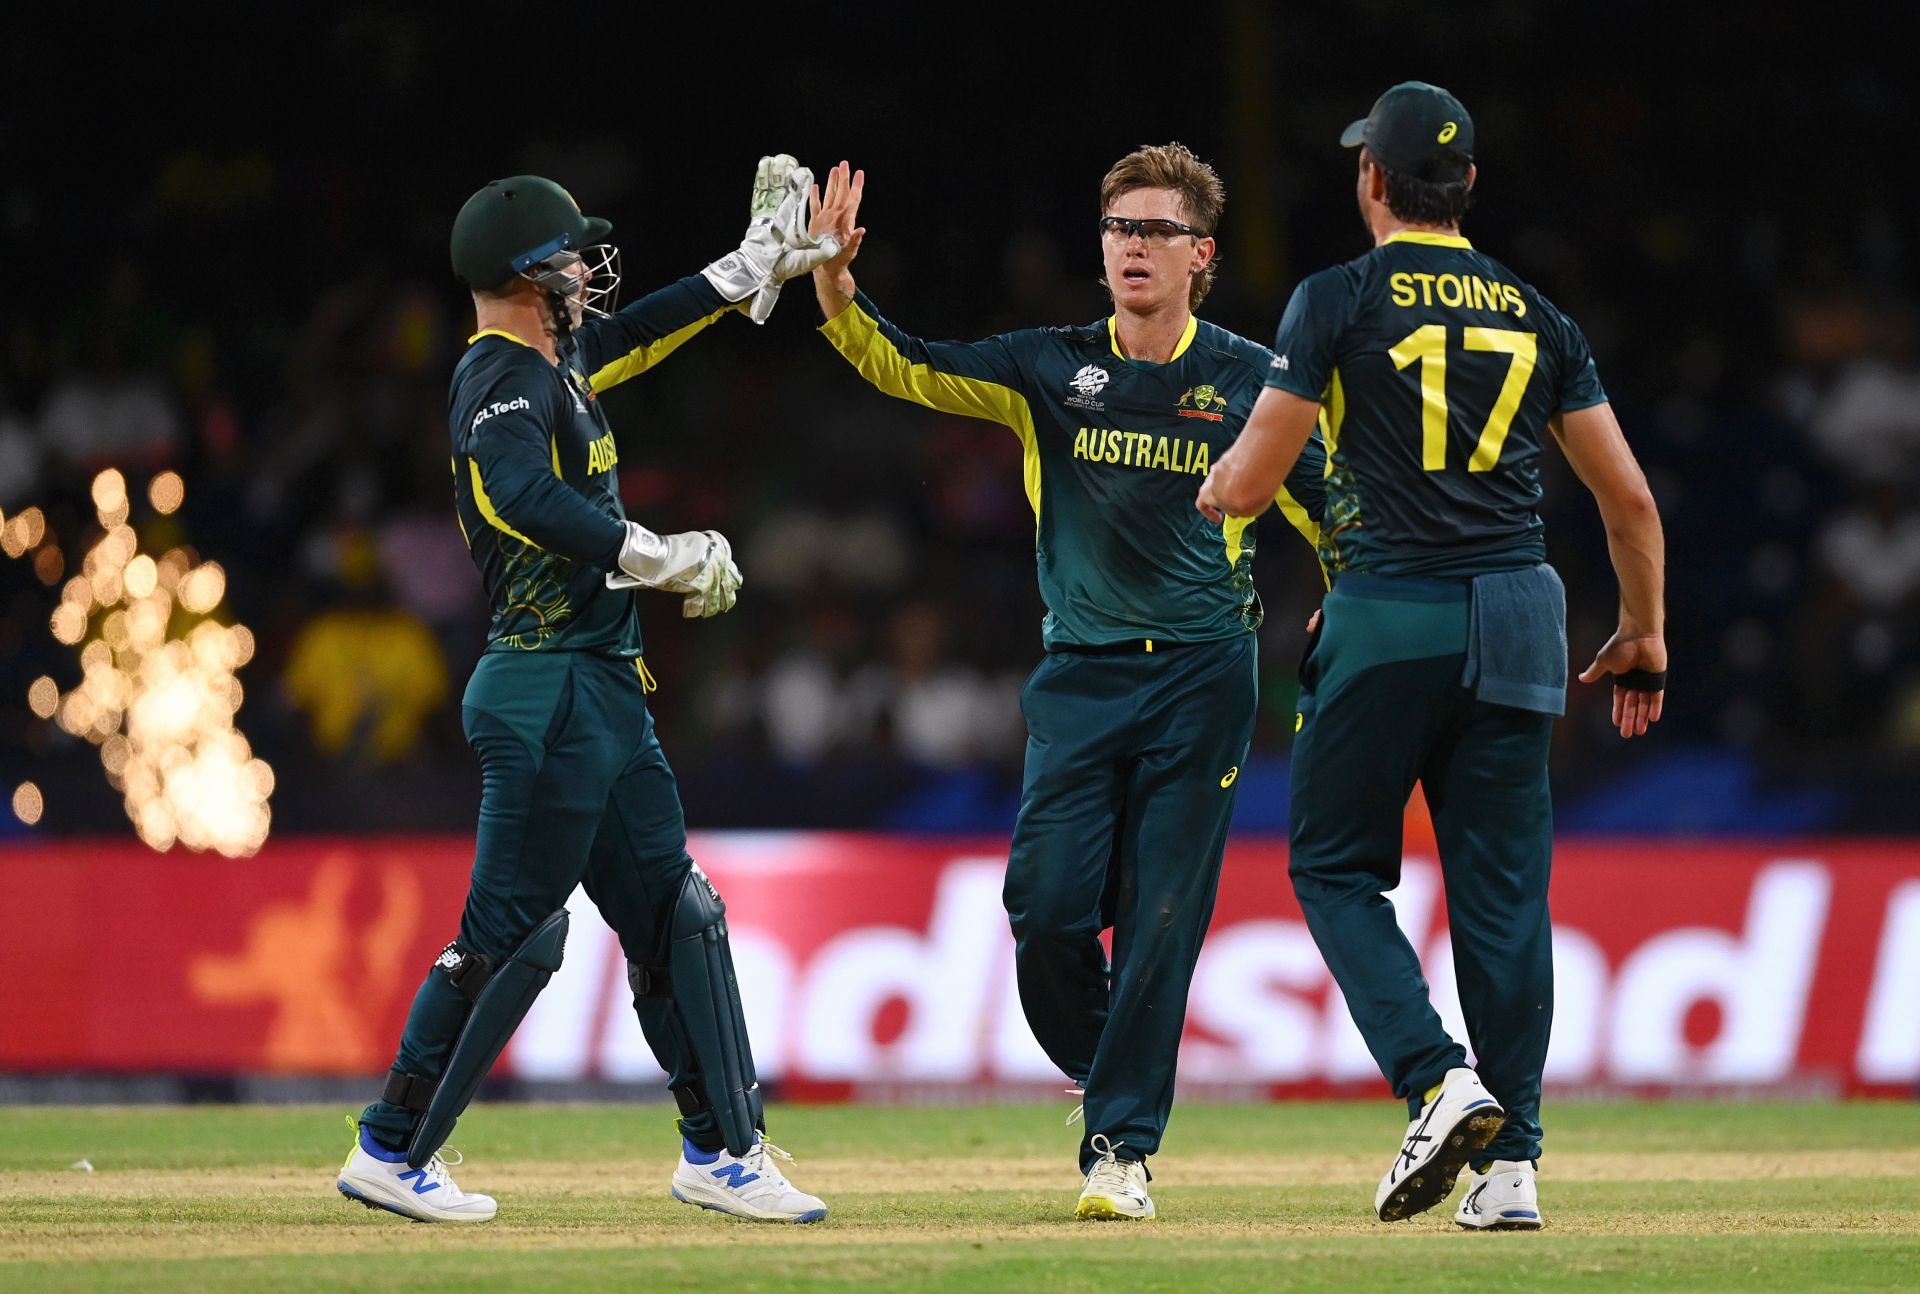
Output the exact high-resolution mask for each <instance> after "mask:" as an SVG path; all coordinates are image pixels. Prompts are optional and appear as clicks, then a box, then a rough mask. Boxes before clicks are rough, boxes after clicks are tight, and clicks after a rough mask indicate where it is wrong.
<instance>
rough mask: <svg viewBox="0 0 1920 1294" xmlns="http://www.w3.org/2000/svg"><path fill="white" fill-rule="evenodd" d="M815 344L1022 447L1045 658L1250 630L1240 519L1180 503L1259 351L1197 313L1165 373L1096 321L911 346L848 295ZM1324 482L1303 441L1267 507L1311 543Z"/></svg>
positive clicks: (1187, 499)
mask: <svg viewBox="0 0 1920 1294" xmlns="http://www.w3.org/2000/svg"><path fill="white" fill-rule="evenodd" d="M821 331H822V332H824V333H825V334H826V335H827V338H828V340H830V341H831V342H832V343H833V344H834V347H835V348H836V349H837V350H839V352H840V353H841V354H842V355H844V356H845V357H846V358H847V359H848V360H849V361H850V362H851V363H852V364H853V366H854V367H855V368H856V369H858V370H859V371H860V375H861V376H862V377H864V378H866V379H867V380H868V381H869V382H871V383H873V384H874V385H875V386H877V387H879V388H880V389H881V390H882V391H885V392H886V393H887V394H888V395H895V396H899V397H900V398H902V399H905V400H913V401H916V402H918V403H920V404H924V405H926V406H927V407H929V408H932V409H940V410H943V411H944V412H947V413H955V414H964V415H966V416H968V417H974V418H985V419H988V420H990V421H992V422H999V423H1004V424H1005V425H1006V426H1008V427H1011V428H1012V429H1013V431H1014V434H1016V435H1017V436H1019V437H1020V443H1021V446H1022V447H1023V448H1024V450H1025V475H1026V486H1027V501H1028V502H1029V503H1030V504H1032V505H1033V512H1034V517H1035V521H1036V524H1035V536H1036V539H1035V542H1036V546H1037V549H1038V558H1039V566H1040V595H1041V597H1042V598H1043V599H1045V601H1046V604H1047V618H1046V623H1045V625H1044V626H1043V629H1042V638H1043V640H1044V641H1045V643H1046V645H1047V646H1048V647H1049V648H1052V647H1055V646H1083V647H1094V646H1103V645H1107V644H1112V643H1119V642H1125V641H1128V640H1131V639H1141V638H1144V639H1148V640H1153V639H1158V640H1161V641H1167V642H1213V641H1216V640H1218V639H1222V638H1230V637H1232V636H1234V635H1235V634H1241V633H1245V632H1246V631H1247V630H1249V629H1252V628H1254V627H1256V626H1258V624H1259V611H1258V608H1257V605H1256V602H1255V598H1254V592H1253V549H1254V530H1253V519H1252V518H1248V517H1231V518H1228V520H1227V523H1226V525H1225V526H1220V525H1216V524H1214V523H1213V522H1210V521H1208V520H1207V519H1206V518H1205V517H1203V516H1201V515H1200V513H1199V512H1198V511H1196V510H1195V508H1194V506H1193V499H1194V494H1195V493H1196V492H1197V491H1198V489H1199V486H1200V480H1201V478H1203V477H1205V476H1206V474H1207V469H1208V468H1209V467H1210V466H1211V465H1212V463H1213V462H1214V460H1216V459H1218V458H1219V457H1220V455H1221V453H1222V452H1223V451H1225V449H1226V448H1227V446H1229V445H1231V444H1232V443H1233V441H1234V438H1235V437H1236V436H1238V435H1239V434H1240V428H1241V427H1242V426H1244V425H1245V423H1246V419H1247V414H1248V413H1249V412H1250V411H1251V410H1252V408H1253V402H1254V400H1255V398H1257V397H1258V396H1259V394H1260V384H1261V380H1262V378H1263V376H1264V375H1265V373H1266V371H1267V365H1268V364H1269V362H1270V361H1271V360H1272V358H1273V357H1272V353H1271V352H1270V351H1268V350H1267V349H1266V347H1264V346H1261V345H1259V344H1257V343H1255V342H1250V341H1248V340H1246V339H1245V338H1244V337H1237V336H1235V335H1234V334H1233V333H1230V332H1228V331H1226V329H1224V328H1218V327H1215V326H1214V325H1213V324H1210V323H1202V322H1201V321H1200V320H1199V319H1197V318H1196V319H1194V320H1192V321H1191V322H1190V323H1189V324H1188V326H1187V332H1186V335H1185V336H1184V337H1183V338H1181V341H1180V344H1179V346H1178V347H1177V348H1176V349H1175V351H1174V355H1173V359H1172V360H1170V361H1169V362H1168V363H1165V364H1148V363H1142V362H1138V361H1134V360H1129V359H1127V358H1125V357H1124V356H1122V355H1121V354H1120V349H1119V343H1118V341H1117V340H1116V339H1115V337H1114V332H1113V320H1112V319H1110V318H1109V319H1104V320H1102V321H1100V322H1099V323H1095V324H1089V325H1086V326H1084V327H1068V328H1030V329H1026V330H1023V331H1021V332H1012V333H1003V334H1001V335H1000V336H997V337H989V338H987V339H986V340H985V341H979V342H952V341H940V342H927V341H921V340H920V339H919V338H917V337H910V336H908V335H907V334H906V333H904V332H902V331H901V330H900V329H898V328H896V327H894V326H893V325H892V324H890V323H888V322H887V321H886V320H885V319H882V318H881V317H880V314H879V312H878V311H877V310H875V309H874V307H873V303H872V302H871V301H869V300H868V299H867V297H866V295H865V294H864V293H862V294H860V295H858V296H856V297H855V298H854V302H853V304H852V305H850V306H848V307H847V308H846V310H844V311H843V312H842V313H840V314H839V315H837V316H836V317H835V318H833V319H832V320H831V321H829V322H828V323H827V324H826V325H825V326H824V327H823V328H822V329H821ZM1322 475H1323V459H1322V455H1321V453H1320V447H1319V445H1318V444H1317V443H1315V444H1310V445H1309V446H1308V447H1307V450H1306V452H1304V453H1302V454H1301V456H1300V462H1299V463H1298V464H1296V465H1295V467H1294V469H1293V472H1292V473H1291V474H1290V475H1289V476H1288V477H1287V481H1286V484H1285V485H1284V486H1283V487H1282V488H1281V490H1280V493H1279V495H1278V496H1277V498H1276V502H1277V503H1278V504H1279V505H1280V509H1281V511H1282V512H1283V513H1284V514H1285V516H1286V518H1287V520H1288V521H1289V522H1291V523H1292V524H1293V526H1294V527H1295V529H1297V530H1299V531H1300V533H1301V534H1303V535H1305V536H1306V537H1307V540H1308V542H1309V543H1317V542H1318V535H1319V525H1318V523H1319V519H1320V501H1321V497H1322V484H1321V480H1322Z"/></svg>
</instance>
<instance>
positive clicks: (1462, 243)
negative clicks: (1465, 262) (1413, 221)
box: [1383, 229, 1473, 251]
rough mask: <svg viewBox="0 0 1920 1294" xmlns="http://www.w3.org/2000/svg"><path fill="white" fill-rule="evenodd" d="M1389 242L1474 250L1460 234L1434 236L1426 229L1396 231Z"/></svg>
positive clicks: (1388, 236)
mask: <svg viewBox="0 0 1920 1294" xmlns="http://www.w3.org/2000/svg"><path fill="white" fill-rule="evenodd" d="M1387 242H1389V243H1425V244H1426V245H1427V246H1429V247H1464V248H1466V249H1467V250H1468V251H1472V250H1473V244H1472V243H1470V242H1468V241H1467V240H1466V239H1464V238H1462V237H1461V236H1460V235H1459V234H1433V233H1428V232H1427V231H1426V230H1424V229H1396V230H1394V231H1393V232H1392V233H1390V234H1388V235H1387ZM1383 245H1384V244H1383Z"/></svg>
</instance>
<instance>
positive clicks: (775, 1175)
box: [740, 1137, 799, 1186]
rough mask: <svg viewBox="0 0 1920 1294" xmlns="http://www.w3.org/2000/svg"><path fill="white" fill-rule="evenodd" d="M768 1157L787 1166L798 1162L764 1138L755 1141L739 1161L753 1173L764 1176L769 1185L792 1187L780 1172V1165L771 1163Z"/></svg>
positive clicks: (785, 1176)
mask: <svg viewBox="0 0 1920 1294" xmlns="http://www.w3.org/2000/svg"><path fill="white" fill-rule="evenodd" d="M768 1156H772V1157H773V1158H774V1159H784V1160H786V1161H787V1162H788V1163H789V1164H792V1163H797V1162H799V1161H798V1160H796V1159H794V1157H793V1156H792V1155H790V1154H788V1153H787V1152H786V1151H784V1150H782V1149H781V1148H780V1147H778V1146H776V1145H774V1144H773V1143H772V1142H771V1141H768V1140H767V1139H766V1138H765V1137H761V1138H759V1139H758V1140H756V1141H755V1142H754V1143H753V1145H752V1146H751V1147H750V1148H749V1149H748V1150H747V1153H746V1154H744V1155H742V1156H740V1161H741V1162H742V1163H744V1164H746V1165H747V1166H748V1167H750V1168H752V1169H753V1171H754V1172H756V1173H762V1174H764V1175H765V1176H766V1179H767V1182H768V1184H769V1185H772V1184H776V1183H777V1184H779V1185H781V1186H790V1185H792V1183H790V1182H788V1181H787V1175H786V1174H785V1173H783V1172H781V1171H780V1165H778V1164H776V1163H774V1162H772V1160H771V1159H769V1158H768Z"/></svg>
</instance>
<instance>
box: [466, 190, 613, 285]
mask: <svg viewBox="0 0 1920 1294" xmlns="http://www.w3.org/2000/svg"><path fill="white" fill-rule="evenodd" d="M611 232H613V222H612V221H610V220H602V219H600V218H599V217H598V216H586V215H582V214H581V213H580V204H579V203H577V202H575V201H574V200H573V195H572V194H570V193H568V192H567V191H566V190H565V189H563V188H561V187H560V186H559V185H557V184H555V183H554V182H553V181H552V180H547V179H542V178H541V177H540V176H538V175H512V176H508V177H507V178H506V179H504V180H495V181H493V182H492V183H491V184H489V185H487V186H486V187H485V188H484V189H481V190H480V191H479V192H478V193H476V194H474V195H473V196H472V197H471V198H468V199H467V203H466V205H465V206H463V207H461V208H460V214H459V215H457V216H455V217H454V218H453V272H454V273H455V274H456V275H458V276H459V277H460V280H461V281H462V282H463V283H465V284H466V285H467V286H468V287H470V288H477V289H479V290H480V291H483V292H486V291H492V290H493V289H494V288H497V287H499V286H500V285H501V284H503V283H505V282H507V281H508V280H509V279H511V278H512V277H513V276H514V275H516V274H518V273H520V272H521V271H522V270H524V269H526V268H527V267H528V266H530V265H533V264H535V263H537V262H539V261H544V260H545V259H547V257H549V256H551V255H553V254H554V253H555V252H562V251H572V252H577V251H579V250H580V249H581V248H583V247H591V246H592V245H593V244H595V243H597V242H600V241H602V240H603V239H605V238H606V236H607V235H608V234H609V233H611Z"/></svg>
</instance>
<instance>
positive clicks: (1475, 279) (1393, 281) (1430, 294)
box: [1387, 270, 1527, 319]
mask: <svg viewBox="0 0 1920 1294" xmlns="http://www.w3.org/2000/svg"><path fill="white" fill-rule="evenodd" d="M1387 286H1388V288H1390V289H1391V290H1392V292H1393V303H1394V304H1395V305H1397V306H1415V305H1422V306H1430V305H1434V304H1436V303H1437V304H1439V305H1443V306H1460V307H1464V308H1465V309H1468V310H1503V311H1511V312H1512V313H1513V317H1514V318H1515V319H1519V318H1522V317H1524V316H1525V315H1526V313H1527V301H1526V298H1525V297H1523V296H1521V295H1520V289H1519V288H1517V287H1515V286H1514V285H1513V284H1511V283H1502V282H1500V280H1498V279H1483V278H1481V277H1480V276H1479V275H1477V274H1413V273H1409V272H1408V271H1406V270H1401V271H1400V272H1398V273H1396V274H1394V275H1392V276H1390V277H1389V278H1388V279H1387Z"/></svg>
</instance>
